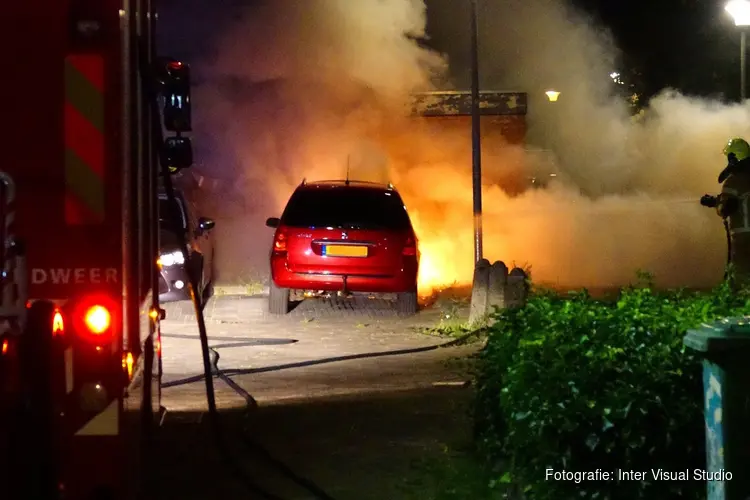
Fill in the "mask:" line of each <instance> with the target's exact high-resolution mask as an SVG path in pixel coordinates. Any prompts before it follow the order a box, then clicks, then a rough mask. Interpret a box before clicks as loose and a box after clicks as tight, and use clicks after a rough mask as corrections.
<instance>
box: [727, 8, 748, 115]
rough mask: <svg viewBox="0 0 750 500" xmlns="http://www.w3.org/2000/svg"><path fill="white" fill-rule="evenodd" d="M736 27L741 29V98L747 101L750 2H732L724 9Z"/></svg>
mask: <svg viewBox="0 0 750 500" xmlns="http://www.w3.org/2000/svg"><path fill="white" fill-rule="evenodd" d="M724 10H726V11H727V12H728V13H729V15H730V16H732V19H734V25H735V26H738V27H739V28H740V98H741V99H742V101H744V100H745V45H746V37H747V27H748V26H750V0H731V1H730V2H729V3H728V4H727V5H726V7H724Z"/></svg>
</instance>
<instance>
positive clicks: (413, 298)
mask: <svg viewBox="0 0 750 500" xmlns="http://www.w3.org/2000/svg"><path fill="white" fill-rule="evenodd" d="M396 306H397V308H398V313H399V314H403V315H412V314H416V313H417V308H418V300H417V292H416V290H414V291H411V292H403V293H399V294H398V295H397V297H396Z"/></svg>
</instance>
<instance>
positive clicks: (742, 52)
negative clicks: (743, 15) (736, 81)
mask: <svg viewBox="0 0 750 500" xmlns="http://www.w3.org/2000/svg"><path fill="white" fill-rule="evenodd" d="M746 38H747V31H746V29H745V27H744V26H743V27H742V28H741V32H740V99H741V100H742V102H745V79H746V77H745V45H746Z"/></svg>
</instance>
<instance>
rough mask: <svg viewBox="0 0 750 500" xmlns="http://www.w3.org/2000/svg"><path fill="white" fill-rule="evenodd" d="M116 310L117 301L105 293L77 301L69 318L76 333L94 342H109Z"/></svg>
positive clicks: (116, 316)
mask: <svg viewBox="0 0 750 500" xmlns="http://www.w3.org/2000/svg"><path fill="white" fill-rule="evenodd" d="M117 310H118V309H117V302H115V301H114V300H113V299H112V298H111V297H109V296H107V295H93V296H89V297H86V298H84V299H83V300H81V301H79V302H78V303H77V304H76V306H75V307H74V308H73V311H72V315H71V318H70V319H71V320H72V322H73V326H74V331H75V333H76V335H78V336H79V337H81V338H83V339H85V340H87V341H89V342H92V343H95V344H101V343H106V342H110V341H111V340H112V338H113V336H114V330H115V328H116V325H117V318H118V317H119V315H118V313H117Z"/></svg>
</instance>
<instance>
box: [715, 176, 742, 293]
mask: <svg viewBox="0 0 750 500" xmlns="http://www.w3.org/2000/svg"><path fill="white" fill-rule="evenodd" d="M748 163H750V162H748ZM738 166H739V164H738ZM716 210H717V212H718V213H719V215H720V216H722V217H725V218H727V222H728V229H729V234H730V241H731V252H730V260H731V263H732V264H733V267H734V273H735V278H736V280H737V283H738V284H742V285H747V284H750V168H735V169H733V171H732V173H731V174H729V176H728V177H727V178H726V180H725V181H724V184H723V185H722V189H721V194H720V195H719V203H718V206H717V207H716Z"/></svg>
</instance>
